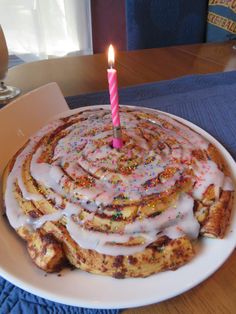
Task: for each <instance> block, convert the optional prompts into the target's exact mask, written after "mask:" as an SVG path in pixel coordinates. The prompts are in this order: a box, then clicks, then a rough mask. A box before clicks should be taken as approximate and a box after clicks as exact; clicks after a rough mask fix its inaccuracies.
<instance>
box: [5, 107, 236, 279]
mask: <svg viewBox="0 0 236 314" xmlns="http://www.w3.org/2000/svg"><path fill="white" fill-rule="evenodd" d="M120 116H121V121H122V140H123V147H122V148H121V149H114V148H113V147H112V144H111V143H112V134H113V133H112V132H113V131H112V129H113V128H112V123H111V113H110V110H108V109H106V108H97V109H92V110H90V109H88V110H83V111H80V112H78V113H75V114H73V115H70V116H68V117H64V118H61V119H58V120H56V121H53V122H51V123H50V124H48V125H47V126H45V127H44V128H42V129H41V130H40V131H39V132H38V133H37V134H35V135H34V136H32V137H31V138H30V139H29V140H28V142H27V143H26V144H25V145H24V147H22V148H21V149H20V150H19V151H18V152H17V153H16V155H15V156H14V157H13V158H12V159H11V160H10V162H9V163H8V166H7V167H6V170H5V173H4V177H3V179H4V180H3V181H4V193H3V194H4V203H5V208H6V215H7V217H8V220H9V222H10V225H11V226H12V227H13V228H14V229H15V230H16V232H17V233H18V235H19V236H20V237H21V238H23V239H24V240H25V241H26V243H27V249H28V252H29V255H30V257H31V258H32V260H33V261H34V263H35V264H36V265H37V266H38V267H39V268H41V269H43V270H45V271H46V272H54V271H58V270H59V269H61V268H62V267H64V265H66V264H67V263H68V264H71V265H73V266H75V267H76V268H79V269H81V270H84V271H87V272H91V273H95V274H104V275H109V276H113V277H116V278H125V277H146V276H149V275H151V274H154V273H157V272H160V271H165V270H171V269H173V270H174V269H177V268H179V267H180V266H182V265H184V264H185V263H187V262H188V261H190V260H191V259H192V258H193V256H194V254H195V252H194V242H195V241H196V240H198V239H199V237H201V236H206V237H213V238H223V237H224V235H225V232H226V228H227V226H228V224H229V219H230V213H231V209H232V199H233V183H232V180H231V178H230V173H229V170H228V169H227V166H226V163H225V162H224V160H223V158H222V157H221V155H220V153H219V152H218V151H217V149H216V148H215V147H214V146H213V145H212V144H211V143H209V142H208V141H207V140H206V139H205V138H203V137H202V136H201V135H199V134H198V133H196V132H195V131H193V130H192V129H190V128H189V127H188V126H186V125H184V124H182V123H181V122H179V121H177V120H175V119H173V118H171V117H170V116H168V115H166V114H164V113H158V112H154V111H153V112H151V111H146V110H144V109H135V108H128V107H122V108H121V111H120Z"/></svg>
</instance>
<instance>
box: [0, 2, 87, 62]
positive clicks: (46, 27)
mask: <svg viewBox="0 0 236 314" xmlns="http://www.w3.org/2000/svg"><path fill="white" fill-rule="evenodd" d="M0 21H1V24H2V28H3V30H4V33H5V36H6V39H7V44H8V49H9V51H10V53H13V54H17V55H19V54H20V55H22V54H23V55H25V56H27V55H29V56H31V57H32V56H33V58H35V59H37V58H38V59H43V58H50V57H53V56H63V55H66V54H68V53H71V52H74V53H78V54H89V53H92V35H91V13H90V1H87V0H33V1H32V0H1V10H0Z"/></svg>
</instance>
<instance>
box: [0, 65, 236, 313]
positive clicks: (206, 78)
mask: <svg viewBox="0 0 236 314" xmlns="http://www.w3.org/2000/svg"><path fill="white" fill-rule="evenodd" d="M119 95H120V103H122V104H129V105H136V106H146V107H150V108H156V109H160V110H163V111H166V112H169V113H173V114H176V115H178V116H181V117H183V118H185V119H188V120H189V121H191V122H193V123H195V124H196V125H198V126H200V127H202V128H203V129H205V130H206V131H207V132H209V133H210V134H211V135H213V136H214V137H215V138H216V139H217V140H219V141H220V142H221V143H222V144H223V145H224V146H225V147H226V148H227V149H228V151H229V152H230V153H231V154H232V156H233V157H234V158H236V71H233V72H228V73H218V74H210V75H193V76H186V77H183V78H179V79H176V80H170V81H162V82H156V83H152V84H145V85H140V86H134V87H130V88H122V89H120V90H119ZM108 100H109V97H108V92H107V91H105V92H99V93H94V94H87V95H80V96H73V97H68V98H67V101H68V103H69V105H70V107H71V108H72V109H73V108H77V107H80V106H85V105H95V104H106V103H108ZM118 312H119V311H118V310H89V309H82V308H76V307H72V306H66V305H61V304H57V303H54V302H50V301H48V300H45V299H42V298H39V297H36V296H34V295H32V294H30V293H27V292H25V291H23V290H21V289H19V288H17V287H15V286H14V285H12V284H10V283H9V282H7V281H5V280H4V279H2V278H0V314H7V313H11V314H21V313H24V314H25V313H34V314H51V313H53V314H54V313H55V314H57V313H59V314H60V313H63V314H64V313H69V314H72V313H73V314H77V313H78V314H79V313H81V314H95V313H99V314H100V313H102V314H105V313H106V314H108V313H109V314H113V313H114V314H115V313H118Z"/></svg>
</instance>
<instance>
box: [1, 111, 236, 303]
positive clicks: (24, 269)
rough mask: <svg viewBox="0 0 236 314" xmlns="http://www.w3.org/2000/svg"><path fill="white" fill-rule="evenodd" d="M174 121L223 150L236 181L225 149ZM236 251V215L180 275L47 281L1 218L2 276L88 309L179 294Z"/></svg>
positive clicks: (66, 276)
mask: <svg viewBox="0 0 236 314" xmlns="http://www.w3.org/2000/svg"><path fill="white" fill-rule="evenodd" d="M93 107H97V106H93ZM93 107H90V108H93ZM100 107H101V106H100ZM104 107H105V106H104ZM82 109H83V108H80V109H79V110H82ZM139 109H142V108H139ZM79 110H76V111H79ZM146 110H150V109H146ZM151 111H152V110H151ZM154 111H155V110H154ZM71 112H72V111H71ZM67 115H68V112H67ZM172 117H174V118H175V119H177V120H179V121H181V122H183V123H185V124H186V125H188V126H190V127H191V128H192V129H194V130H195V131H197V132H198V133H200V134H202V135H203V136H204V137H205V138H207V139H208V140H209V141H210V142H212V143H213V144H214V145H215V146H216V147H218V149H219V150H220V152H221V153H222V155H223V156H224V157H225V160H226V162H227V164H228V165H229V167H230V169H231V174H232V176H233V180H234V182H236V165H235V162H234V160H233V158H232V157H231V156H230V155H229V153H228V152H227V151H226V150H225V149H224V147H223V146H222V145H221V144H220V143H219V142H217V141H216V140H215V139H214V138H213V137H212V136H210V135H209V134H208V133H207V132H205V131H203V130H202V129H200V128H199V127H197V126H195V125H194V124H192V123H190V122H188V121H186V120H184V119H181V118H178V117H176V116H173V115H172ZM235 209H236V204H235V203H234V210H235ZM235 246H236V215H235V214H234V213H233V215H232V220H231V224H230V228H229V229H228V232H227V235H226V237H225V238H224V239H223V240H215V239H202V240H201V241H199V243H198V245H197V247H196V250H197V252H196V256H195V257H194V259H193V260H192V261H191V262H190V263H188V264H187V265H185V266H183V267H181V268H180V269H178V270H176V271H167V272H163V273H160V274H157V275H153V276H151V277H148V278H144V279H141V278H140V279H121V280H120V279H114V278H110V277H104V276H97V275H91V274H88V273H85V272H83V271H80V270H74V271H70V270H65V271H64V272H62V275H61V276H60V277H59V276H58V275H57V274H48V275H47V276H45V273H44V272H42V271H41V270H39V269H38V268H37V267H35V266H34V265H33V263H32V261H31V259H30V258H29V256H28V254H27V252H26V248H25V245H24V243H23V242H22V241H21V240H20V239H19V238H18V236H17V235H16V233H15V232H14V230H13V229H11V227H9V225H8V223H7V219H6V218H4V217H0V275H1V276H2V277H4V278H5V279H7V280H8V281H10V282H12V283H13V284H15V285H16V286H18V287H20V288H22V289H24V290H26V291H28V292H30V293H33V294H35V295H38V296H40V297H43V298H46V299H49V300H52V301H56V302H60V303H64V304H68V305H75V306H83V307H89V308H127V307H136V306H141V305H147V304H151V303H156V302H160V301H163V300H166V299H168V298H171V297H174V296H176V295H179V294H181V293H183V292H185V291H187V290H189V289H191V288H192V287H194V286H196V285H198V284H199V283H200V282H202V281H203V280H205V279H206V278H207V277H209V276H210V275H211V274H212V273H214V272H215V271H216V270H217V269H218V268H219V267H220V266H221V265H222V264H223V263H224V262H225V261H226V259H227V258H228V257H229V255H230V254H231V253H232V251H233V249H234V248H235Z"/></svg>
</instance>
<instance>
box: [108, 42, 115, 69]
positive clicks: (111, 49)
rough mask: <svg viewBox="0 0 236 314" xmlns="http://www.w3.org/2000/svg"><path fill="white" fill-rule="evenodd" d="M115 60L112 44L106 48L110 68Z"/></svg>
mask: <svg viewBox="0 0 236 314" xmlns="http://www.w3.org/2000/svg"><path fill="white" fill-rule="evenodd" d="M114 62H115V51H114V48H113V46H112V45H110V46H109V49H108V64H109V66H110V67H111V68H112V67H113V65H114Z"/></svg>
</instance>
